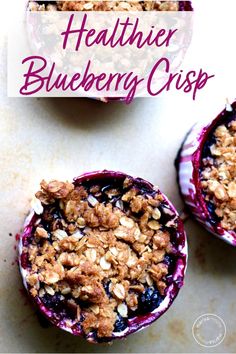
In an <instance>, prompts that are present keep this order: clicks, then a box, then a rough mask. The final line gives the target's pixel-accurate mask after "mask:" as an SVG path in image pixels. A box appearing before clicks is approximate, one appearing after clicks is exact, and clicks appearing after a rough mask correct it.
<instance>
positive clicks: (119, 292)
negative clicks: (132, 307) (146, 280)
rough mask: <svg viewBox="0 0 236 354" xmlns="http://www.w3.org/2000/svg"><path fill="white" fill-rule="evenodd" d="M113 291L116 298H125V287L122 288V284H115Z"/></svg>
mask: <svg viewBox="0 0 236 354" xmlns="http://www.w3.org/2000/svg"><path fill="white" fill-rule="evenodd" d="M113 293H114V295H115V296H116V297H117V298H118V299H120V300H123V299H124V298H125V288H124V286H123V285H122V284H120V283H118V284H115V286H114V288H113Z"/></svg>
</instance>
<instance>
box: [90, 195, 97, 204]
mask: <svg viewBox="0 0 236 354" xmlns="http://www.w3.org/2000/svg"><path fill="white" fill-rule="evenodd" d="M88 202H89V204H91V205H92V206H95V205H96V204H98V200H97V199H96V198H94V196H93V195H91V194H90V195H89V196H88Z"/></svg>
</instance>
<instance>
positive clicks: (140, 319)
mask: <svg viewBox="0 0 236 354" xmlns="http://www.w3.org/2000/svg"><path fill="white" fill-rule="evenodd" d="M127 177H129V178H130V179H131V180H132V182H133V183H134V185H135V186H137V187H138V188H139V189H140V190H145V191H147V192H151V193H153V192H158V193H160V194H161V195H162V196H163V198H164V199H163V203H164V206H165V208H167V209H168V210H169V213H170V215H172V216H171V218H172V217H173V219H171V220H174V222H175V224H176V225H177V226H176V228H175V231H174V232H175V233H174V232H173V231H171V232H173V234H172V233H171V235H172V238H171V241H172V242H173V241H174V247H175V250H176V254H175V257H176V265H175V267H174V270H173V271H172V273H171V274H170V275H169V276H170V278H169V279H168V286H167V288H166V292H165V295H164V299H163V300H162V302H161V303H160V305H159V306H158V307H157V308H156V309H155V310H153V311H152V312H150V313H146V314H145V315H137V316H135V317H132V318H130V319H128V327H127V328H126V329H125V330H123V331H122V332H116V333H113V335H112V337H110V338H106V340H105V341H106V342H111V341H113V340H115V339H123V338H125V337H127V336H128V335H129V334H131V333H134V332H137V331H140V330H142V329H144V328H145V327H147V326H148V325H150V324H151V323H152V322H154V321H156V320H157V319H158V318H159V317H160V316H161V315H162V314H164V313H165V312H166V311H167V310H168V308H169V307H170V306H171V304H172V302H173V301H174V299H175V298H176V296H177V294H178V292H179V290H180V288H181V287H182V286H183V284H184V276H185V272H186V267H187V239H186V234H185V231H184V226H183V222H182V220H181V219H180V217H179V215H178V213H177V211H176V209H175V207H174V206H173V205H172V203H171V202H170V201H169V200H168V199H167V197H166V196H165V195H163V194H162V193H161V192H160V191H159V189H158V188H157V187H155V186H153V184H151V183H150V182H147V181H145V180H143V179H141V178H134V177H131V176H128V175H127V174H125V173H122V172H114V171H107V170H103V171H95V172H89V173H84V174H82V175H80V176H79V177H77V178H75V179H74V182H73V183H74V184H75V185H78V184H81V183H82V184H83V183H86V182H90V181H92V182H96V184H99V181H103V183H104V182H105V183H106V182H107V183H111V182H112V181H114V180H116V181H119V182H123V181H124V180H125V178H127ZM39 219H40V215H37V214H36V213H35V211H34V210H31V212H30V214H29V216H28V217H27V219H26V221H25V224H24V230H23V232H22V234H21V236H20V240H19V247H18V249H19V267H20V272H21V275H22V278H23V283H24V286H25V288H26V290H27V291H29V289H28V286H27V282H26V276H27V274H28V272H29V268H28V266H27V257H26V256H27V254H26V253H25V251H24V248H25V247H27V245H28V239H29V238H30V237H31V234H32V230H33V225H34V224H35V223H36V222H37V221H38V220H39ZM169 276H168V277H169ZM29 296H30V297H31V299H32V301H33V302H34V304H35V305H36V307H37V308H39V309H40V311H41V313H42V314H43V315H44V316H45V317H46V318H47V319H48V320H49V322H51V323H52V324H53V325H55V326H57V327H59V328H61V329H62V330H65V331H67V332H70V333H71V334H73V335H76V336H83V337H85V336H84V334H83V333H82V330H81V329H80V328H79V327H78V326H74V327H73V326H72V327H68V326H67V324H66V322H65V321H63V320H60V319H58V316H57V315H56V314H55V313H54V312H53V311H52V310H50V309H48V308H46V307H45V305H44V304H43V303H42V300H41V299H40V298H39V297H36V298H33V297H32V295H31V294H29ZM86 339H87V340H88V341H89V342H94V343H97V342H102V340H100V341H99V339H98V338H97V337H96V336H94V333H92V332H91V333H89V334H88V335H87V336H86Z"/></svg>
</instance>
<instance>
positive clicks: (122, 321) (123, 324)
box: [114, 314, 128, 332]
mask: <svg viewBox="0 0 236 354" xmlns="http://www.w3.org/2000/svg"><path fill="white" fill-rule="evenodd" d="M127 326H128V320H127V319H126V318H124V317H121V315H119V314H118V315H117V320H116V322H115V326H114V332H122V331H124V330H125V329H126V328H127Z"/></svg>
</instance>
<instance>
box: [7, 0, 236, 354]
mask: <svg viewBox="0 0 236 354" xmlns="http://www.w3.org/2000/svg"><path fill="white" fill-rule="evenodd" d="M17 2H18V5H17V6H19V3H20V2H21V3H22V6H23V1H17ZM213 3H214V2H213V1H211V0H209V1H208V5H206V4H205V1H204V2H203V1H201V0H199V2H198V5H197V10H198V11H197V14H196V23H195V31H194V38H193V45H192V47H191V49H190V50H189V52H188V54H187V57H186V60H185V64H184V65H185V66H186V67H187V68H191V67H200V66H201V65H202V66H204V68H206V69H208V70H209V71H212V72H213V73H216V78H215V79H214V81H212V83H209V86H208V87H207V88H206V89H205V90H202V92H200V93H199V95H198V97H197V100H196V101H195V102H194V101H192V99H191V97H188V96H187V95H181V94H180V93H175V92H172V93H171V94H166V95H164V96H162V97H159V98H156V99H148V98H147V99H137V100H135V101H134V102H133V103H132V104H131V105H128V106H127V105H125V104H121V103H111V104H107V105H106V104H103V103H100V102H97V101H92V100H87V99H66V98H65V99H56V98H50V99H47V98H45V99H32V98H28V99H25V98H20V99H14V98H7V93H6V81H7V77H6V65H7V60H6V53H7V46H6V22H7V21H8V19H7V17H6V16H4V18H5V20H4V19H3V20H2V21H1V27H2V28H0V30H1V31H0V33H1V37H0V49H1V64H0V78H1V81H0V82H1V85H0V103H1V105H0V142H1V143H0V166H1V173H0V190H1V214H0V220H1V223H0V230H1V233H0V234H1V247H0V316H1V321H0V351H1V352H8V353H9V352H17V353H19V352H128V353H135V352H136V353H138V352H148V353H150V352H165V353H166V352H167V353H168V352H181V353H182V352H190V353H195V352H214V353H217V352H229V353H234V352H236V339H235V338H236V316H235V312H236V298H235V292H236V267H235V259H236V249H234V248H232V247H230V246H229V245H227V244H225V243H223V242H222V241H220V240H218V239H216V238H214V237H213V236H211V235H210V234H209V233H208V232H206V231H205V230H204V229H203V228H202V227H201V226H199V225H198V224H197V223H196V222H194V221H192V220H188V221H187V222H186V231H187V233H188V242H189V264H188V271H187V275H186V281H185V286H184V288H183V289H182V290H181V291H180V294H179V295H178V297H177V299H176V301H175V302H174V304H173V305H172V307H171V308H170V309H169V311H167V313H166V314H165V315H163V316H162V317H161V318H160V319H159V320H158V321H157V322H156V323H154V324H153V325H151V326H150V327H149V328H148V329H145V330H143V331H142V332H140V333H136V334H134V335H131V336H130V337H129V338H127V340H125V341H117V342H114V344H113V345H112V346H110V345H93V344H88V343H86V342H85V341H84V340H82V339H80V338H76V337H73V336H71V335H70V334H67V333H63V332H62V331H60V330H59V329H56V328H52V327H50V328H47V329H45V328H43V327H42V325H41V324H40V323H39V321H38V318H37V315H36V313H35V310H34V309H33V308H32V306H31V304H30V303H29V301H28V299H27V297H26V296H25V295H24V292H23V289H22V288H23V287H22V283H21V278H20V275H19V271H18V267H17V263H16V250H15V244H16V241H15V235H16V233H17V232H19V230H20V229H21V227H22V225H23V221H24V218H25V216H26V214H27V212H28V209H29V201H30V198H31V196H32V195H33V193H34V191H35V190H37V188H38V184H39V182H40V180H41V179H42V178H45V179H53V178H57V179H60V178H62V179H69V180H70V179H72V178H73V177H74V176H76V175H79V174H80V173H82V172H85V171H90V170H96V169H103V168H107V169H114V170H121V171H124V172H127V173H129V174H132V175H135V176H140V177H143V178H145V179H147V180H149V181H150V182H152V183H155V184H157V185H159V187H160V188H161V190H162V191H163V192H164V193H166V195H167V196H168V197H169V198H170V199H171V200H172V201H173V203H174V204H175V205H176V207H177V208H178V210H179V211H181V210H182V208H183V205H182V201H181V198H180V196H179V193H178V188H177V184H176V174H175V168H174V159H175V156H176V154H177V151H178V149H179V146H180V144H181V142H182V139H183V137H184V136H185V134H186V133H187V131H188V130H189V129H190V127H191V126H192V125H193V124H194V122H196V121H197V120H199V119H202V118H207V117H209V118H211V117H212V118H214V117H215V115H216V114H217V113H218V112H219V111H220V110H221V109H223V107H224V104H225V98H226V97H229V99H231V100H232V99H233V98H234V97H235V96H234V95H235V78H236V70H235V65H234V63H235V57H234V48H233V46H232V44H230V43H231V42H232V39H234V38H235V28H233V26H234V25H233V24H234V21H233V18H232V21H230V17H231V13H234V14H235V12H236V4H235V3H234V0H228V1H227V9H226V8H225V9H224V11H225V12H224V16H223V12H222V9H220V8H213V7H212V4H213ZM210 4H211V5H210ZM2 6H3V9H2V13H4V11H6V12H7V11H9V10H8V9H7V7H6V5H4V4H2ZM4 6H5V9H4ZM195 8H196V7H195ZM226 12H227V13H226ZM222 21H223V22H222ZM217 23H218V24H219V23H220V24H221V26H218V27H217ZM219 27H220V28H219ZM232 31H234V32H232ZM209 40H211V42H209ZM206 313H213V314H216V315H218V316H220V317H221V318H222V319H223V321H224V322H225V325H226V330H227V333H226V337H225V340H224V341H223V343H222V344H220V345H219V346H217V347H215V348H205V347H202V346H200V345H199V344H197V343H196V341H195V340H194V338H193V335H192V326H193V323H194V321H195V320H196V319H197V317H198V316H200V315H202V314H206Z"/></svg>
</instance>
